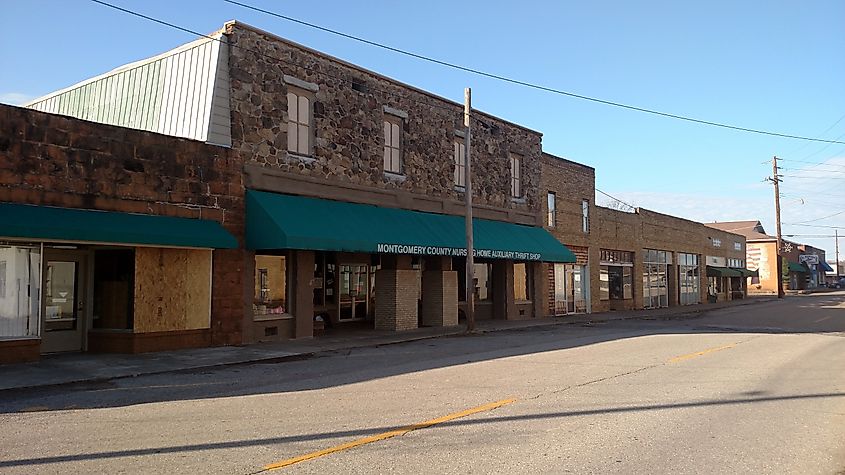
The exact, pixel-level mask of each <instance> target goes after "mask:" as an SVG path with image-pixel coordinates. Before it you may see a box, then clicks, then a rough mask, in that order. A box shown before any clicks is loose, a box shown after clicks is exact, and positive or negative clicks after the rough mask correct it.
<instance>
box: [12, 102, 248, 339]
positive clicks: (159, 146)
mask: <svg viewBox="0 0 845 475" xmlns="http://www.w3.org/2000/svg"><path fill="white" fill-rule="evenodd" d="M0 131H2V133H0V202H12V203H25V204H34V205H48V206H59V207H67V208H84V209H96V210H103V211H119V212H126V213H142V214H150V215H163V216H177V217H184V218H202V219H210V220H214V221H218V222H220V223H221V224H222V225H223V227H225V228H226V229H227V230H228V231H229V232H230V233H232V234H233V235H234V236H235V237H237V238H238V240H239V241H240V242H241V243H242V242H243V230H244V190H243V174H242V169H243V164H242V163H241V162H240V161H239V160H238V159H237V156H234V157H233V156H232V154H230V152H229V150H228V149H226V148H222V147H216V146H211V145H206V144H204V143H201V142H196V141H191V140H187V139H179V138H174V137H169V136H165V135H160V134H155V133H151V132H144V131H138V130H132V129H126V128H121V127H115V126H110V125H103V124H97V123H93V122H87V121H83V120H79V119H74V118H69V117H63V116H59V115H53V114H46V113H42V112H37V111H34V110H30V109H24V108H20V107H13V106H7V105H2V104H0ZM243 265H244V253H243V251H242V250H217V251H214V255H213V280H212V293H213V297H212V321H211V328H212V337H213V341H214V343H215V344H240V343H241V341H242V340H241V331H242V319H243V315H244V285H245V283H244V273H243ZM250 284H251V282H250Z"/></svg>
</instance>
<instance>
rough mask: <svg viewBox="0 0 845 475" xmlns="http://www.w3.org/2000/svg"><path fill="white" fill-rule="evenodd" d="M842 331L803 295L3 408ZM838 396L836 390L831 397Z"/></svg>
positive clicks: (162, 378)
mask: <svg viewBox="0 0 845 475" xmlns="http://www.w3.org/2000/svg"><path fill="white" fill-rule="evenodd" d="M724 331H731V332H739V331H741V332H746V333H759V334H766V333H841V332H845V299H843V298H842V295H839V296H836V295H830V294H821V295H818V296H801V297H794V298H789V299H787V300H786V301H781V302H769V303H764V304H759V305H754V306H750V307H736V308H727V309H723V310H719V311H715V312H712V313H710V314H705V315H703V316H700V317H696V318H693V319H689V320H684V321H671V322H662V321H654V322H651V321H624V322H614V323H608V324H593V325H590V324H585V325H556V326H551V327H549V326H547V327H534V328H526V329H522V330H509V331H501V332H495V333H488V334H481V335H474V336H470V337H460V336H459V337H444V338H437V339H431V340H422V341H416V342H410V343H402V344H392V345H387V346H381V347H375V348H358V349H352V350H339V351H331V352H324V353H320V354H318V355H316V356H315V357H313V358H310V359H305V360H300V361H286V362H284V363H282V364H278V363H277V362H272V363H267V364H261V363H253V364H249V365H243V366H232V367H223V368H211V369H205V370H193V371H186V372H181V373H175V374H174V373H168V374H160V375H148V376H141V377H137V378H122V379H115V380H111V381H105V382H99V383H80V384H75V385H67V386H61V387H55V388H42V389H28V390H26V389H21V390H9V391H3V392H0V414H2V413H15V412H38V411H51V410H68V409H91V408H108V407H122V406H130V405H135V404H145V403H155V402H166V401H185V400H199V399H213V398H226V397H237V396H246V395H259V394H282V393H288V392H296V391H307V390H319V389H324V388H329V387H336V386H342V385H347V384H352V383H358V382H362V381H370V380H375V379H380V378H386V377H390V376H396V375H401V374H410V373H415V372H421V371H426V370H431V369H435V368H444V367H450V366H457V365H462V364H466V363H473V362H481V361H488V360H494V359H499V358H507V357H513V356H520V355H527V354H536V353H543V352H550V351H556V350H564V349H569V348H576V347H581V346H585V345H592V344H596V343H602V342H609V341H616V340H622V339H627V338H637V337H643V336H652V335H671V334H702V333H714V332H724ZM833 396H838V395H833Z"/></svg>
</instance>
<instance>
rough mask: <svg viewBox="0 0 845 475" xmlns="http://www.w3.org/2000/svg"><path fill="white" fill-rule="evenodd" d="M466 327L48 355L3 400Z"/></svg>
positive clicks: (565, 320) (588, 318)
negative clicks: (18, 392)
mask: <svg viewBox="0 0 845 475" xmlns="http://www.w3.org/2000/svg"><path fill="white" fill-rule="evenodd" d="M773 300H777V299H776V298H772V297H751V298H747V299H743V300H734V301H731V302H719V303H715V304H701V305H695V306H691V307H672V308H661V309H654V310H634V311H624V312H604V313H593V314H583V315H567V316H565V317H550V318H537V319H531V320H515V321H511V320H507V321H502V320H488V321H482V322H478V324H477V325H476V330H477V332H478V333H488V332H496V331H507V330H518V329H525V328H534V327H542V326H551V325H567V324H582V325H583V324H590V323H599V322H608V321H619V320H634V319H643V320H654V319H675V318H689V317H694V316H698V315H702V314H704V313H707V312H710V311H713V310H717V309H720V308H725V307H736V306H740V305H749V304H755V303H761V302H770V301H773ZM464 332H465V326H464V325H459V326H455V327H438V328H418V329H414V330H408V331H403V332H398V333H397V332H385V331H375V330H368V331H363V330H362V331H357V332H349V333H343V334H339V335H327V336H322V337H319V338H314V339H308V340H301V341H299V340H292V341H285V342H274V343H258V344H254V345H247V346H226V347H214V348H198V349H190V350H177V351H165V352H159V353H144V354H137V355H123V354H95V353H75V354H60V355H47V356H44V357H42V359H41V361H38V362H35V363H21V364H8V365H0V394H1V393H2V392H5V391H11V390H24V389H33V388H42V387H43V388H46V387H50V386H59V385H68V384H91V383H97V382H103V381H108V380H111V379H117V378H130V377H135V376H141V375H150V374H159V373H171V372H179V371H194V370H199V369H207V368H215V367H223V366H232V365H242V364H250V363H259V362H260V363H273V362H281V361H285V360H290V359H301V358H307V357H310V356H313V355H315V354H318V353H322V352H330V351H337V350H344V349H352V348H361V347H373V346H380V345H390V344H396V343H403V342H410V341H417V340H425V339H429V338H438V337H443V336H449V335H460V334H463V333H464Z"/></svg>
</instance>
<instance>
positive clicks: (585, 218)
mask: <svg viewBox="0 0 845 475" xmlns="http://www.w3.org/2000/svg"><path fill="white" fill-rule="evenodd" d="M581 231H583V232H584V234H589V233H590V200H581Z"/></svg>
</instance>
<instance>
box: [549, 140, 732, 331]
mask: <svg viewBox="0 0 845 475" xmlns="http://www.w3.org/2000/svg"><path fill="white" fill-rule="evenodd" d="M541 164H542V171H541V181H540V188H541V190H542V191H543V192H545V193H546V198H547V199H546V200H545V202H544V215H545V216H546V222H545V225H546V227H547V229H549V231H550V232H551V233H552V234H553V235H554V236H555V237H557V238H558V239H559V240H560V241H561V242H562V243H564V244H565V245H566V246H567V247H569V248H570V249H571V250H572V251H573V253H574V254H575V255H576V257H577V261H576V262H575V263H574V264H554V265H549V266H547V272H546V274H547V286H546V288H547V293H548V298H547V301H548V305H549V307H548V309H549V312H550V313H551V314H555V315H561V314H567V313H582V312H591V311H593V312H596V311H607V310H623V309H638V308H659V307H667V306H676V305H690V304H697V303H701V302H706V301H707V300H708V299H709V300H711V301H712V300H729V299H732V298H741V297H742V296H743V295H744V292H745V285H744V280H745V279H744V278H743V276H744V275H745V274H747V273H748V271H747V270H746V268H745V238H744V237H743V236H742V235H740V234H735V233H730V232H726V231H721V230H717V229H713V228H710V227H707V226H705V225H703V224H701V223H697V222H694V221H689V220H686V219H682V218H676V217H674V216H668V215H665V214H661V213H656V212H653V211H649V210H646V209H642V208H638V209H636V210H634V211H633V212H625V211H619V210H615V209H610V208H605V207H601V206H596V204H595V170H594V169H593V168H591V167H588V166H586V165H582V164H579V163H575V162H572V161H569V160H566V159H562V158H559V157H555V156H553V155H551V154H548V153H544V154H543V157H542V161H541Z"/></svg>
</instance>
